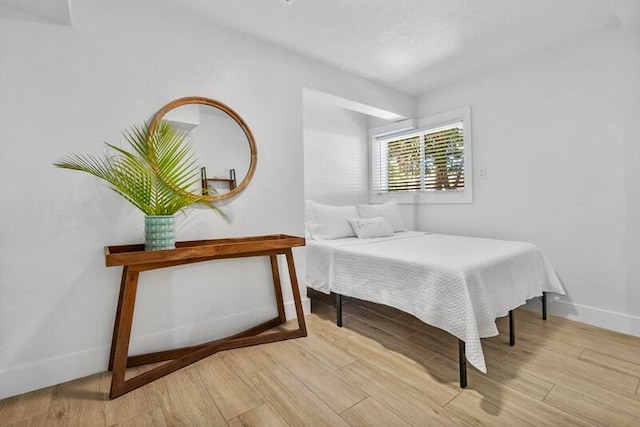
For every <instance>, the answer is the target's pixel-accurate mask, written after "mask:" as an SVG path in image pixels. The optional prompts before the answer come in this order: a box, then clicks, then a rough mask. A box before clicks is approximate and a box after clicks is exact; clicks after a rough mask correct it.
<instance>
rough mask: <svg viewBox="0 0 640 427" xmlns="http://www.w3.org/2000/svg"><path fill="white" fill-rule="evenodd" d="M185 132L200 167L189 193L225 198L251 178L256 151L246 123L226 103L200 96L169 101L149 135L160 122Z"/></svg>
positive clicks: (211, 198) (159, 113)
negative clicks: (195, 184) (197, 176)
mask: <svg viewBox="0 0 640 427" xmlns="http://www.w3.org/2000/svg"><path fill="white" fill-rule="evenodd" d="M162 121H168V122H171V124H173V125H174V126H176V127H178V128H180V129H182V130H184V131H185V132H187V133H188V135H189V137H190V139H191V141H192V144H193V151H194V152H195V163H196V165H198V167H199V169H200V182H199V184H198V185H197V186H195V187H194V188H193V189H192V190H191V192H192V193H193V194H194V195H197V196H200V195H206V196H207V197H208V199H209V200H210V201H212V202H215V201H221V200H226V199H229V198H231V197H233V196H235V195H236V194H238V193H239V192H240V191H242V190H243V189H244V188H245V187H246V186H247V185H248V184H249V181H251V178H252V177H253V172H254V170H255V168H256V161H257V157H258V153H257V150H256V143H255V140H254V138H253V134H252V133H251V130H250V129H249V126H247V124H246V123H245V121H244V120H242V117H240V116H239V115H238V113H236V112H235V111H233V109H231V108H230V107H229V106H227V105H225V104H223V103H221V102H219V101H216V100H214V99H209V98H202V97H188V98H180V99H176V100H175V101H171V102H170V103H168V104H167V105H165V106H164V107H162V109H161V110H160V111H158V113H157V114H156V115H155V117H154V118H153V120H152V121H151V125H150V126H149V131H150V133H151V134H152V133H153V132H154V130H155V128H156V127H157V126H158V125H159V124H160V123H161V122H162Z"/></svg>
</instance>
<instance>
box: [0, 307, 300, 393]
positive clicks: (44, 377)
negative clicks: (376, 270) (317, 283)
mask: <svg viewBox="0 0 640 427" xmlns="http://www.w3.org/2000/svg"><path fill="white" fill-rule="evenodd" d="M284 308H285V313H286V315H287V320H289V319H294V318H295V317H296V309H295V306H294V304H293V301H290V302H286V303H285V306H284ZM302 308H303V309H304V313H305V315H307V314H309V313H310V312H311V303H310V300H309V298H303V299H302ZM274 313H276V314H277V310H275V312H274V308H273V307H268V308H260V309H256V310H251V311H247V312H244V313H240V314H234V315H232V316H228V317H224V318H222V319H215V320H211V321H206V322H202V323H197V324H192V325H187V326H182V327H180V328H176V329H173V330H168V331H162V332H159V333H155V334H151V335H145V336H141V337H137V338H134V339H132V340H131V348H132V349H135V348H140V347H144V348H145V351H147V349H148V348H156V349H157V350H160V349H163V348H164V349H166V348H167V347H169V346H171V345H172V344H174V343H176V342H179V341H181V342H182V343H187V342H194V341H196V340H197V338H198V337H206V336H209V337H210V336H211V335H212V332H215V331H216V330H217V329H220V328H221V327H228V326H229V325H232V324H238V323H239V324H243V323H246V321H247V319H251V318H258V319H264V320H266V319H267V318H268V317H269V316H271V315H274ZM258 321H259V320H258ZM182 343H180V344H178V345H187V344H182ZM109 351H110V345H103V346H100V347H94V348H90V349H88V350H82V351H78V352H75V353H69V354H65V355H62V356H58V357H53V358H50V359H45V360H40V361H38V362H35V363H29V364H24V365H20V366H16V367H13V368H10V369H7V370H4V371H2V372H0V399H4V398H6V397H11V396H15V395H18V394H22V393H26V392H29V391H32V390H37V389H40V388H43V387H48V386H52V385H56V384H61V383H64V382H67V381H71V380H74V379H76V378H82V377H86V376H88V375H93V374H97V373H99V372H104V371H105V370H106V369H107V364H108V362H109ZM150 351H153V350H150ZM131 353H132V354H133V353H135V350H134V351H131Z"/></svg>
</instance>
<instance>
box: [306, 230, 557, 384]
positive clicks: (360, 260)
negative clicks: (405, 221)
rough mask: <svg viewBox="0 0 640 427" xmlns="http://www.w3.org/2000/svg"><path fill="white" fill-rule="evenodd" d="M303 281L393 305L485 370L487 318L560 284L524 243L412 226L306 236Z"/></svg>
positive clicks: (491, 326)
mask: <svg viewBox="0 0 640 427" xmlns="http://www.w3.org/2000/svg"><path fill="white" fill-rule="evenodd" d="M307 286H309V287H311V288H313V289H316V290H318V291H321V292H324V293H330V292H335V293H337V294H341V295H345V296H351V297H354V298H359V299H364V300H367V301H372V302H376V303H380V304H385V305H388V306H391V307H395V308H397V309H399V310H402V311H404V312H406V313H409V314H412V315H414V316H416V317H417V318H419V319H420V320H422V321H423V322H425V323H428V324H430V325H433V326H435V327H438V328H440V329H443V330H445V331H447V332H449V333H451V334H452V335H454V336H456V337H457V338H459V339H461V340H463V341H464V342H465V343H466V355H467V360H468V361H469V363H471V364H472V365H473V366H475V367H476V368H477V369H479V370H480V371H482V372H484V373H486V364H485V360H484V354H483V352H482V345H481V342H480V338H486V337H491V336H495V335H498V329H497V327H496V323H495V319H496V318H497V317H502V316H505V315H507V314H508V312H509V310H512V309H514V308H516V307H518V306H520V305H522V304H524V303H525V302H526V300H528V299H531V298H534V297H537V296H540V295H542V292H554V293H557V294H561V295H564V289H563V287H562V285H561V283H560V281H559V280H558V277H557V276H556V274H555V272H554V270H553V267H552V266H551V263H550V262H549V260H548V259H547V257H546V256H545V254H544V253H543V252H542V251H541V250H540V249H539V248H538V247H536V246H535V245H533V244H530V243H525V242H513V241H505V240H494V239H482V238H475V237H463V236H450V235H443V234H432V233H424V232H416V231H407V232H402V233H396V234H395V235H394V236H393V237H386V238H375V239H357V238H343V239H336V240H321V241H313V240H311V241H307Z"/></svg>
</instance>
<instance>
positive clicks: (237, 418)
mask: <svg viewBox="0 0 640 427" xmlns="http://www.w3.org/2000/svg"><path fill="white" fill-rule="evenodd" d="M344 312H345V313H344V316H345V317H344V328H337V327H336V326H335V324H334V319H335V314H334V311H333V308H331V307H329V306H327V305H324V304H320V303H316V304H315V305H314V313H313V314H311V315H309V316H307V321H308V327H309V336H308V337H307V338H301V339H297V340H290V341H285V342H279V343H273V344H266V345H262V346H256V347H250V348H244V349H237V350H231V351H227V352H222V353H218V354H216V355H214V356H211V357H209V358H207V359H205V360H202V361H200V362H198V363H196V364H194V365H192V366H190V367H188V368H185V369H183V370H181V371H178V372H175V373H173V374H170V375H169V376H167V377H164V378H162V379H160V380H158V381H156V382H154V383H152V384H149V385H148V386H145V387H143V388H141V389H138V390H135V391H133V392H131V393H129V394H126V395H124V396H122V397H120V398H118V399H116V400H113V401H109V400H108V397H107V395H108V390H109V375H108V374H106V373H105V374H97V375H93V376H90V377H87V378H83V379H79V380H76V381H72V382H69V383H66V384H61V385H58V386H55V387H49V388H46V389H42V390H39V391H35V392H31V393H28V394H24V395H21V396H16V397H12V398H10V399H5V400H3V401H0V425H1V426H11V425H25V426H41V425H42V426H50V425H79V426H93V425H96V426H104V425H107V426H111V425H125V426H138V425H141V426H144V425H159V426H163V425H188V426H191V425H194V426H195V425H203V426H204V425H206V426H217V425H221V426H226V425H229V426H252V425H255V426H286V425H290V426H305V425H307V426H314V427H315V426H323V425H328V426H346V425H352V426H407V425H414V426H432V425H468V424H469V425H508V426H519V425H547V426H561V425H607V426H639V425H640V395H639V394H638V383H639V382H640V339H639V338H633V337H629V336H625V335H621V334H617V333H613V332H609V331H604V330H602V329H598V328H595V327H591V326H587V325H583V324H580V323H576V322H571V321H568V320H563V319H559V318H556V317H553V316H551V317H550V318H549V320H547V321H546V322H543V321H542V320H541V319H540V318H539V313H532V312H527V311H524V310H517V311H516V322H517V323H516V327H517V336H516V337H517V342H516V346H515V347H510V346H509V344H508V337H507V334H508V330H507V325H506V322H505V321H504V320H505V319H501V320H500V321H499V327H500V330H501V334H500V336H498V337H495V338H491V339H486V340H483V348H484V350H485V355H486V359H487V363H488V369H489V374H488V375H483V374H481V373H479V372H477V371H475V370H474V369H473V368H471V367H470V368H469V374H470V375H469V387H468V388H467V389H466V390H461V389H460V388H458V370H457V367H458V365H457V340H456V339H455V338H453V337H452V336H450V335H449V334H447V333H444V332H442V331H440V330H438V329H435V328H432V327H428V326H426V325H424V324H422V323H421V322H419V321H418V320H417V319H415V318H413V317H411V316H408V315H406V314H403V313H401V312H398V311H396V310H393V309H390V308H388V307H383V306H376V305H373V304H370V303H364V302H356V301H352V300H351V301H348V302H346V303H345V307H344ZM136 369H140V368H136Z"/></svg>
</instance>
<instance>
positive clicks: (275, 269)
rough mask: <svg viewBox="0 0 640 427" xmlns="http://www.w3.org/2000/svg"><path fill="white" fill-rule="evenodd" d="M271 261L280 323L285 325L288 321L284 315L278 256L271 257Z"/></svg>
mask: <svg viewBox="0 0 640 427" xmlns="http://www.w3.org/2000/svg"><path fill="white" fill-rule="evenodd" d="M269 258H270V259H271V274H272V276H273V289H274V291H275V293H276V303H277V304H278V316H279V317H280V321H281V322H282V323H284V322H285V321H286V320H287V317H286V315H285V314H284V300H283V299H282V285H281V283H280V270H279V269H278V256H277V255H270V256H269Z"/></svg>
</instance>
